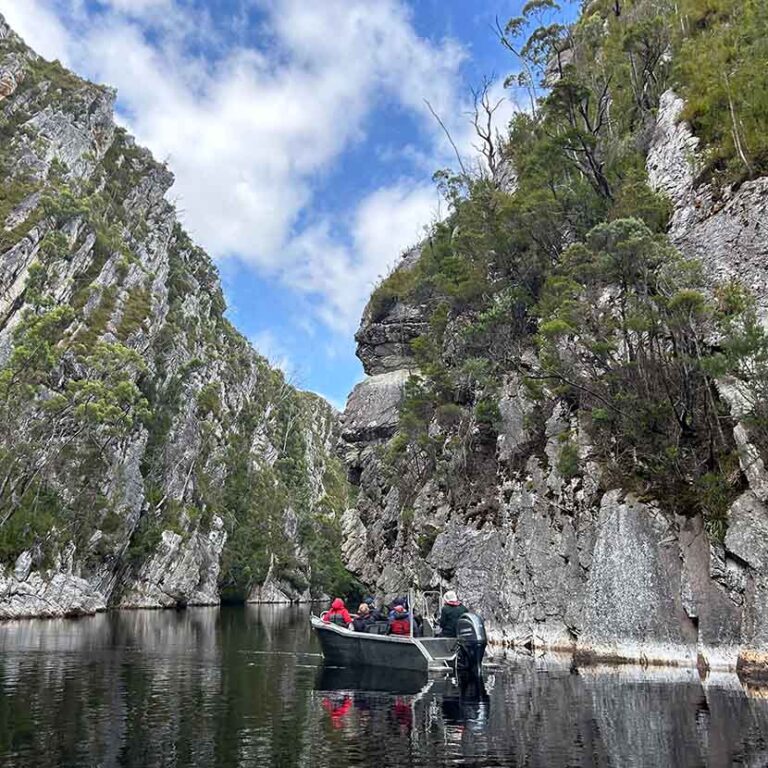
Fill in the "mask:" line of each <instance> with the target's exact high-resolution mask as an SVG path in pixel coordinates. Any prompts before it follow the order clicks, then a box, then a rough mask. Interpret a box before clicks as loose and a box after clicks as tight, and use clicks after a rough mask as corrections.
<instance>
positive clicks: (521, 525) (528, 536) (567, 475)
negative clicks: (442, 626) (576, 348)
mask: <svg viewBox="0 0 768 768" xmlns="http://www.w3.org/2000/svg"><path fill="white" fill-rule="evenodd" d="M593 5H595V6H598V5H599V4H597V3H595V4H593ZM637 5H638V6H639V5H641V4H640V3H638V4H637ZM607 24H608V22H606V25H607ZM683 106H684V104H683V101H682V99H681V98H679V97H678V96H677V95H676V93H675V92H674V91H672V90H667V91H665V92H663V93H662V94H661V95H660V97H659V100H658V104H657V108H656V109H655V110H654V112H653V118H652V121H651V122H650V124H649V125H647V126H644V131H645V135H647V137H648V141H647V145H646V146H645V148H644V157H645V171H646V173H647V180H648V183H649V185H650V186H651V187H652V188H653V189H654V190H656V191H660V192H662V193H663V194H664V195H665V196H666V198H667V200H668V201H669V202H670V203H671V206H672V208H671V216H670V219H669V222H670V223H669V227H668V230H667V231H668V235H669V239H670V240H671V242H672V243H673V244H674V245H675V246H676V247H677V248H679V249H680V251H681V252H682V254H683V256H684V257H687V258H696V259H698V260H699V261H700V262H701V263H702V265H703V267H704V270H705V272H706V273H707V276H708V278H709V279H710V280H720V281H723V280H724V279H732V278H736V279H738V280H739V281H740V282H742V283H743V284H745V285H746V286H747V287H748V288H749V289H751V290H752V291H753V292H754V295H755V297H756V299H757V306H758V310H759V312H760V313H762V314H764V311H765V309H766V306H767V305H766V302H767V301H768V298H767V297H768V292H767V291H766V281H767V280H768V261H767V260H766V256H768V234H767V233H766V220H767V218H766V213H767V208H766V206H768V179H766V178H757V179H753V180H750V181H746V182H745V183H743V184H741V185H739V186H735V187H733V188H729V189H727V190H726V191H725V192H724V193H723V191H722V190H719V189H716V188H715V187H714V186H713V185H712V184H710V183H708V182H706V181H703V180H702V179H701V176H700V173H699V171H700V168H699V162H700V158H701V155H700V149H699V141H698V139H697V138H696V137H694V135H693V134H692V132H691V128H690V126H689V125H688V124H687V123H686V122H685V121H684V120H682V118H681V111H682V109H683ZM456 231H457V229H454V231H453V235H452V236H453V237H455V236H456ZM432 247H433V245H432V243H427V244H425V245H424V246H423V249H422V248H417V249H415V250H414V251H413V252H411V253H410V254H408V255H406V256H405V257H404V259H403V261H402V262H401V263H400V265H399V266H398V268H397V270H396V272H395V273H394V275H393V276H392V277H390V278H388V280H387V281H385V283H384V288H385V289H387V290H388V291H389V292H388V293H383V292H381V291H380V292H378V294H374V296H373V298H372V300H371V302H370V304H369V305H368V307H367V308H366V310H365V313H364V315H363V318H362V323H361V325H360V329H359V331H358V333H357V336H356V339H357V343H358V356H359V358H360V359H361V361H362V362H363V365H364V367H365V372H366V374H367V377H366V379H365V380H364V381H363V382H362V383H360V384H359V385H358V386H357V387H356V388H355V389H354V391H353V392H352V393H351V395H350V397H349V400H348V402H347V406H346V410H345V413H344V420H343V441H344V446H345V451H346V462H347V466H348V469H349V476H350V479H351V480H352V482H354V483H355V484H357V486H358V488H359V496H358V501H357V503H356V506H355V507H354V508H351V509H349V510H348V511H347V512H346V514H345V518H344V555H345V560H346V563H347V565H348V566H349V567H350V569H351V570H353V571H354V572H355V573H356V574H358V575H359V576H360V578H361V579H362V580H363V581H365V582H368V583H371V584H375V585H376V586H377V588H378V589H379V590H381V591H382V592H384V593H386V594H387V595H389V596H391V595H394V594H396V593H400V592H403V591H404V590H406V589H408V588H409V587H411V586H413V585H416V586H418V587H419V588H421V589H430V588H431V589H434V588H438V587H442V588H448V587H449V586H450V587H451V588H454V589H456V590H457V591H458V593H459V596H460V597H461V598H462V599H463V601H464V603H465V604H467V605H469V606H470V607H471V608H473V609H474V610H477V611H478V612H480V613H481V614H482V615H483V616H484V617H485V619H486V623H487V626H488V627H489V629H490V634H491V637H492V639H493V640H494V641H496V642H499V643H504V644H513V645H517V646H528V647H533V648H557V649H568V650H571V651H574V652H576V654H577V656H579V657H580V658H583V659H592V658H603V659H612V660H641V661H647V662H650V663H654V662H657V663H674V664H691V665H694V664H699V665H700V666H703V667H711V668H716V667H718V668H734V667H736V666H737V664H739V665H740V667H741V668H743V669H745V670H750V669H751V670H752V671H753V672H754V671H755V670H758V669H760V668H761V664H764V663H765V660H766V659H768V655H767V654H768V614H767V613H766V598H768V506H767V503H768V474H766V471H765V466H764V463H763V458H762V457H761V453H760V450H759V449H758V448H757V447H756V446H755V445H754V444H753V443H752V442H751V440H750V430H749V427H748V426H747V425H745V424H744V423H742V421H741V415H742V414H741V412H740V400H739V396H738V387H737V386H736V387H734V386H733V382H732V381H728V380H722V381H720V382H719V383H718V387H719V390H720V397H721V398H722V400H723V402H725V403H727V405H728V407H729V408H730V425H729V426H728V429H729V430H732V431H733V441H734V443H735V445H736V447H737V450H738V460H739V464H740V466H739V468H738V469H737V473H738V472H740V473H741V477H742V480H741V481H739V482H741V483H742V484H741V486H739V487H740V492H738V493H737V494H736V498H735V500H733V501H732V503H731V505H730V507H729V509H728V511H727V515H726V518H725V519H726V520H727V525H726V528H725V530H724V531H721V532H720V534H719V535H716V534H713V532H712V530H711V529H710V528H708V526H707V523H706V520H705V518H704V516H703V515H702V514H698V513H696V514H685V515H681V514H679V513H677V512H676V511H675V509H674V508H673V505H672V504H667V503H665V499H664V498H663V497H656V498H654V497H653V496H652V495H646V496H640V495H638V494H637V493H635V492H633V491H632V490H628V489H627V488H624V487H621V485H620V484H616V482H615V478H612V479H606V477H605V473H604V472H603V468H602V467H601V466H600V464H599V462H596V460H595V459H594V458H593V450H592V448H593V447H594V446H593V445H592V444H591V441H592V437H591V435H590V430H589V429H588V428H587V427H588V424H587V423H586V422H585V414H584V413H583V412H582V411H580V410H579V409H578V408H575V407H574V406H573V403H572V402H571V401H569V400H568V399H566V398H564V397H559V396H558V395H557V393H554V392H552V393H550V395H549V396H548V398H547V399H546V401H545V404H544V406H543V409H542V406H541V403H540V402H539V403H534V402H533V400H532V399H531V396H530V394H529V390H528V389H527V388H526V386H524V384H523V381H522V376H521V375H520V374H519V372H517V371H519V370H520V367H521V365H522V367H523V368H528V369H532V368H534V367H535V365H537V364H538V358H537V356H538V355H539V353H540V351H539V349H538V348H537V347H536V345H535V344H533V343H530V342H528V343H523V344H522V349H521V351H519V352H518V353H517V358H516V361H515V363H516V364H515V365H509V366H508V368H509V372H508V373H507V374H505V375H504V378H503V382H501V386H500V388H499V389H498V392H497V394H496V395H495V396H494V400H495V404H496V406H497V408H498V419H497V425H496V429H495V431H494V432H492V433H491V434H490V435H489V434H488V430H487V429H486V428H485V427H484V425H483V424H482V423H481V422H480V420H479V419H475V420H474V421H471V420H470V426H469V427H468V428H467V434H468V437H462V438H461V441H459V440H458V438H457V432H456V428H455V427H454V426H452V424H454V423H455V420H456V419H458V418H461V417H460V416H456V415H455V414H456V413H459V408H464V410H465V412H466V406H464V405H463V402H466V401H462V400H461V399H460V397H459V396H456V398H455V401H454V402H455V403H458V407H457V406H456V405H453V404H451V405H449V406H444V407H442V409H437V410H436V411H434V412H431V414H432V415H431V416H429V417H428V418H429V423H428V426H427V427H426V429H425V432H424V435H425V436H426V437H425V438H424V445H426V444H427V441H428V440H430V441H437V442H438V443H440V445H441V450H442V454H441V455H442V456H443V457H445V456H446V455H447V456H448V459H445V460H444V461H443V466H442V467H441V466H440V463H439V462H438V463H437V464H427V463H425V466H426V467H427V468H426V469H425V470H420V469H419V467H418V466H417V465H418V463H419V461H421V458H420V457H423V456H424V455H425V452H426V449H423V450H420V449H419V448H418V447H413V446H411V447H410V448H409V451H410V452H409V453H408V454H407V455H408V456H410V457H411V459H410V464H407V463H402V464H400V465H398V466H399V467H400V472H401V473H402V472H412V473H413V476H414V477H415V478H416V479H415V480H414V482H413V483H412V485H411V486H410V488H409V489H408V496H407V498H405V496H404V493H405V492H404V490H403V484H402V483H401V482H400V480H399V478H398V476H397V473H396V472H393V469H392V461H391V455H392V452H393V451H394V450H396V447H395V446H396V442H397V441H398V440H399V439H400V438H401V436H402V435H404V434H405V431H406V430H407V429H408V425H406V424H405V423H404V421H403V419H404V418H405V416H404V415H403V411H402V404H403V401H404V397H406V395H407V394H408V387H409V382H414V381H423V380H425V379H426V378H427V376H428V374H425V373H424V372H423V370H422V368H421V366H422V359H420V358H419V355H418V353H419V351H420V350H421V349H423V346H424V345H423V342H422V341H420V340H422V339H424V338H425V337H426V335H427V334H428V333H429V332H430V328H432V327H434V324H435V319H434V318H435V304H434V302H433V301H432V300H431V298H430V294H429V291H428V290H426V289H424V288H423V286H422V287H421V288H420V287H418V286H417V288H415V289H413V288H409V289H408V290H395V289H391V290H390V289H389V286H393V285H394V286H400V285H408V286H410V285H411V284H412V282H413V281H412V280H411V279H410V278H409V277H408V274H409V273H412V274H416V273H415V272H413V270H414V269H416V267H417V265H418V263H419V259H420V258H422V259H424V258H427V256H426V255H424V254H426V252H427V251H428V250H429V249H430V248H432ZM420 251H422V255H420ZM495 257H496V254H494V255H493V258H495ZM492 261H493V259H492ZM421 279H422V278H417V280H421ZM419 290H421V294H419ZM454 306H455V304H454ZM476 316H477V315H476V313H475V314H474V315H473V310H472V308H465V309H463V310H451V311H450V312H449V313H448V319H447V325H446V326H445V332H444V334H443V336H442V343H441V346H440V348H439V350H438V353H437V356H438V359H439V360H440V361H441V362H442V363H444V365H445V367H447V368H448V369H449V370H451V371H455V370H457V368H458V365H459V362H460V361H461V347H462V344H464V343H465V342H464V341H463V338H464V337H463V336H462V329H463V328H465V327H466V325H467V324H468V323H469V322H471V321H472V320H473V319H476ZM457 361H459V362H457ZM414 377H415V378H414ZM433 380H434V376H433ZM470 397H471V396H470ZM411 402H413V399H412V398H411ZM475 402H476V401H475ZM449 408H450V409H452V410H448V409H449ZM542 410H543V412H542ZM475 412H477V407H476V405H475ZM537 414H538V415H537ZM449 417H450V418H449ZM451 418H453V419H454V422H451ZM465 423H466V422H465ZM566 437H567V438H568V439H567V440H566V439H565V438H566ZM429 444H430V445H432V444H433V443H429ZM457 446H458V447H457ZM467 446H469V447H467ZM566 446H567V447H568V448H571V446H573V448H572V450H573V452H574V455H573V456H572V457H570V458H572V459H573V461H574V462H575V468H574V467H569V468H568V470H567V471H565V470H564V468H563V467H564V462H563V456H564V451H565V450H566ZM462 451H463V452H464V453H463V455H461V456H460V457H459V453H460V452H462ZM566 463H567V462H566ZM404 467H407V469H403V468H404ZM763 668H764V667H763Z"/></svg>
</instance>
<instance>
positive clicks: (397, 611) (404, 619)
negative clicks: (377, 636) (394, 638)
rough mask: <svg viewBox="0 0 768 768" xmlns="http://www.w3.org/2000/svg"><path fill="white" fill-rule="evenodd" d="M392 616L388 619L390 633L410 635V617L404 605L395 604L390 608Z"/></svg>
mask: <svg viewBox="0 0 768 768" xmlns="http://www.w3.org/2000/svg"><path fill="white" fill-rule="evenodd" d="M392 610H393V613H394V616H393V617H392V618H391V619H390V620H389V634H390V635H410V634H411V618H410V616H409V615H408V613H407V611H406V610H405V606H403V605H396V606H394V608H393V609H392Z"/></svg>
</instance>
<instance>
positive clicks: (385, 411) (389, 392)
mask: <svg viewBox="0 0 768 768" xmlns="http://www.w3.org/2000/svg"><path fill="white" fill-rule="evenodd" d="M408 376H409V373H408V371H405V370H394V371H389V372H387V373H379V374H376V375H374V376H369V377H368V378H367V379H365V380H364V381H361V382H360V383H359V384H358V385H357V386H356V387H355V388H354V389H353V390H352V393H351V394H350V396H349V399H348V400H347V407H346V409H345V410H344V420H343V427H342V437H343V438H344V440H345V441H346V442H348V443H360V442H371V441H373V440H378V439H382V438H388V437H391V436H392V435H393V434H394V431H395V429H396V428H397V422H398V419H399V416H400V414H399V411H398V407H399V405H400V401H401V400H402V396H403V387H404V385H405V382H406V381H407V380H408Z"/></svg>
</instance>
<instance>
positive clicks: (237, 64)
mask: <svg viewBox="0 0 768 768" xmlns="http://www.w3.org/2000/svg"><path fill="white" fill-rule="evenodd" d="M522 4H523V0H506V1H504V0H487V1H485V0H410V1H409V0H0V12H2V13H3V14H4V15H5V17H6V20H7V21H8V23H9V24H10V25H11V26H12V27H13V28H14V29H15V30H16V31H17V32H18V33H19V34H21V35H22V37H24V38H25V40H26V41H27V42H28V43H29V44H30V45H31V46H32V47H33V48H34V49H35V50H36V51H37V52H38V53H40V54H41V55H42V56H44V57H46V58H49V59H54V58H57V59H59V60H61V61H62V63H64V64H65V65H66V66H68V67H70V68H71V69H73V70H74V71H76V72H77V73H78V74H80V75H82V76H84V77H87V78H89V79H91V80H93V81H95V82H101V83H106V84H108V85H111V86H113V87H115V88H117V90H118V100H117V120H118V122H120V123H121V124H123V125H125V126H126V127H127V128H128V129H129V131H130V132H131V133H133V134H134V135H135V136H136V137H137V140H138V141H139V142H140V143H141V144H143V145H145V146H148V147H149V148H150V149H151V150H152V151H153V153H154V154H155V156H156V157H157V158H158V159H159V160H164V161H167V162H168V164H169V166H170V168H171V170H172V171H173V172H174V174H175V177H176V182H175V184H174V186H173V188H172V189H171V191H170V193H169V198H170V199H171V200H172V201H173V202H174V203H175V204H176V205H177V208H178V210H179V215H180V218H181V220H182V222H183V224H184V226H185V227H186V229H187V230H188V231H189V232H190V234H191V235H192V237H193V238H194V239H195V240H196V241H197V242H198V243H199V244H200V245H202V246H203V247H204V248H206V250H207V251H208V252H209V253H210V255H211V256H212V257H213V259H214V260H215V262H216V264H217V265H218V268H219V271H220V274H221V278H222V283H223V286H224V292H225V295H226V298H227V302H228V306H229V309H228V316H229V318H230V319H231V320H232V322H233V323H234V324H235V326H236V327H237V328H238V329H239V330H240V331H241V332H242V333H243V334H244V335H245V336H246V337H248V338H249V339H250V340H251V341H252V342H253V344H254V346H255V347H256V348H257V349H258V350H259V351H260V352H261V353H262V354H264V355H266V356H267V357H268V358H270V360H272V362H273V363H274V364H276V365H278V366H280V367H281V368H282V369H283V370H284V371H285V372H286V374H287V375H288V377H289V379H290V380H291V381H292V382H293V383H295V384H296V385H297V386H299V387H301V388H303V389H310V390H313V391H315V392H318V393H319V394H321V395H323V396H324V397H326V398H327V399H328V400H329V401H330V402H331V403H333V404H334V405H335V406H336V407H338V408H342V407H343V404H344V402H345V400H346V397H347V395H348V393H349V391H350V390H351V388H352V386H353V385H354V384H355V383H356V382H357V381H359V380H360V379H361V378H362V377H363V371H362V367H361V366H360V363H359V361H358V360H357V359H356V357H355V355H354V350H355V343H354V332H355V330H356V328H357V326H358V323H359V319H360V315H361V313H362V310H363V307H364V306H365V302H366V300H367V298H368V296H369V295H370V293H371V290H372V289H373V288H374V287H375V285H376V283H377V282H378V281H379V280H380V279H381V278H382V277H383V276H385V275H386V274H387V273H388V271H389V270H391V268H392V265H393V264H395V263H396V262H397V260H398V257H399V256H400V254H402V252H403V251H404V250H406V249H407V248H408V247H410V246H412V245H414V244H415V243H417V242H419V240H420V239H421V238H422V237H423V236H424V234H425V232H426V228H427V227H428V226H429V224H430V223H431V222H434V221H435V220H436V219H437V218H439V217H440V216H443V215H444V214H445V206H444V204H442V205H441V201H440V199H439V196H438V194H437V192H436V189H435V186H434V184H433V182H432V175H433V173H434V172H435V171H436V170H438V169H439V168H444V167H447V166H450V165H453V166H455V165H456V160H455V157H454V154H453V150H452V148H451V146H450V144H449V143H448V141H447V139H446V137H445V135H444V133H443V130H442V129H441V128H440V126H439V125H438V123H437V121H436V120H435V119H434V118H433V117H432V115H431V114H430V111H429V109H428V108H427V102H429V104H430V105H431V106H432V108H433V109H434V110H435V112H436V113H437V114H439V115H440V117H441V119H442V120H443V121H444V123H445V124H446V126H447V128H448V129H449V131H450V133H451V135H452V137H453V140H454V142H455V143H456V144H457V146H458V147H459V150H460V152H461V154H462V155H463V156H464V157H465V158H470V157H472V156H473V155H474V153H475V150H474V149H473V144H474V143H475V140H474V137H473V133H472V128H471V124H470V122H469V116H468V114H467V112H468V110H469V106H470V98H471V88H472V87H473V86H477V85H479V84H480V83H481V81H482V79H483V77H485V76H494V75H495V76H496V83H495V85H494V86H493V92H494V96H495V97H496V98H498V99H502V98H505V101H504V102H503V103H502V105H501V107H500V108H499V110H498V111H497V112H496V117H497V120H498V125H499V127H500V128H501V127H503V126H504V124H505V123H506V122H507V121H508V120H509V117H510V116H511V114H512V113H513V109H514V105H513V100H512V97H511V95H510V94H508V93H505V91H504V90H503V88H502V85H501V84H502V82H503V79H504V77H505V75H506V74H507V73H508V72H509V71H510V70H511V69H512V68H513V67H514V62H512V61H511V60H510V58H509V55H508V54H507V53H506V52H505V51H504V50H503V48H502V47H501V45H500V44H499V43H498V41H497V40H496V38H495V35H494V32H493V25H494V19H495V18H496V17H498V18H499V19H500V20H501V21H502V22H504V21H506V20H507V19H509V18H510V17H512V16H515V15H517V14H518V13H519V12H520V7H521V6H522Z"/></svg>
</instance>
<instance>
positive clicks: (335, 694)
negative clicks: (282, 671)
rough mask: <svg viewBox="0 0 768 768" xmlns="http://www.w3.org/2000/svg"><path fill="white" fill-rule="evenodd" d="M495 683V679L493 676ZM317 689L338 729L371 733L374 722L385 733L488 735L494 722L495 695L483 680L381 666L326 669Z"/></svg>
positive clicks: (324, 706)
mask: <svg viewBox="0 0 768 768" xmlns="http://www.w3.org/2000/svg"><path fill="white" fill-rule="evenodd" d="M491 679H492V678H491ZM315 691H316V692H317V693H318V694H319V695H320V696H321V704H322V707H323V709H324V710H325V711H326V712H327V713H328V717H329V721H330V723H331V725H332V727H333V728H334V729H338V728H342V727H343V726H344V721H345V719H347V718H348V721H349V727H350V728H351V729H354V730H359V729H361V726H362V730H363V731H364V730H366V729H365V722H366V721H370V724H371V726H372V727H373V729H374V730H376V731H377V732H379V731H380V730H381V726H382V724H384V723H385V722H386V723H387V724H388V725H389V727H388V728H387V729H386V730H387V731H388V732H390V733H397V734H398V735H403V734H404V733H411V732H412V731H416V732H420V731H424V732H429V731H431V730H434V729H435V727H443V728H445V729H446V730H449V731H450V730H453V731H458V733H459V734H460V733H461V732H462V731H463V730H464V729H467V730H468V731H469V732H470V733H472V734H480V733H482V732H483V731H484V730H485V729H486V727H487V726H488V723H489V718H490V697H489V696H488V693H487V691H486V687H485V681H484V680H483V678H482V677H480V678H477V677H472V676H462V677H460V678H455V677H451V676H449V675H445V676H441V677H434V676H428V675H426V674H423V673H419V672H410V671H406V670H387V669H383V668H381V667H332V666H323V667H321V668H320V670H319V672H318V675H317V678H316V681H315Z"/></svg>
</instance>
